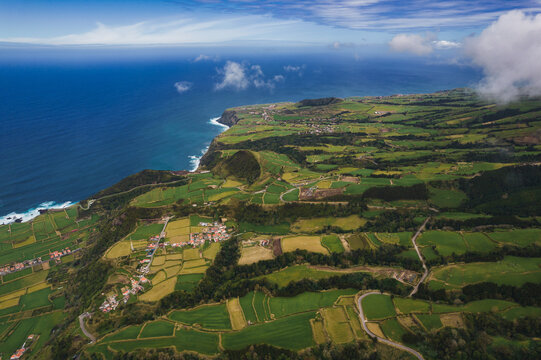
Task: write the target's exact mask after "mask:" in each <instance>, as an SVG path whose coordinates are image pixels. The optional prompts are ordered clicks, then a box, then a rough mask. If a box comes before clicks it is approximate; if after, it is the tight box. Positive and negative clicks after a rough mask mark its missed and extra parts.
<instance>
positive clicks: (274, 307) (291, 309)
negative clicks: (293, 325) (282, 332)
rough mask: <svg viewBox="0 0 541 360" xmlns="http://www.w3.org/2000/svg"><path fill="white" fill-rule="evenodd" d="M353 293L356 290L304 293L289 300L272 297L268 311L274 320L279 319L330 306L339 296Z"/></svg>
mask: <svg viewBox="0 0 541 360" xmlns="http://www.w3.org/2000/svg"><path fill="white" fill-rule="evenodd" d="M355 293H357V290H354V289H350V290H330V291H322V292H305V293H302V294H300V295H297V296H294V297H291V298H286V297H273V298H271V299H270V310H271V312H272V313H273V314H274V316H275V317H276V318H280V317H283V316H287V315H291V314H295V313H300V312H305V311H309V310H317V309H319V308H322V307H326V306H332V304H334V302H335V301H336V300H337V299H338V297H339V296H341V295H353V294H355Z"/></svg>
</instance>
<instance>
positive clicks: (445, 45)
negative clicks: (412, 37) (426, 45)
mask: <svg viewBox="0 0 541 360" xmlns="http://www.w3.org/2000/svg"><path fill="white" fill-rule="evenodd" d="M432 45H433V46H434V48H436V49H441V50H447V49H456V48H459V47H461V46H462V44H461V43H459V42H455V41H448V40H435V41H433V42H432Z"/></svg>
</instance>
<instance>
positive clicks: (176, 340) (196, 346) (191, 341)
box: [98, 329, 219, 355]
mask: <svg viewBox="0 0 541 360" xmlns="http://www.w3.org/2000/svg"><path fill="white" fill-rule="evenodd" d="M99 344H100V343H98V346H99ZM107 344H108V346H109V347H111V349H113V350H116V351H135V350H137V349H160V348H168V347H171V346H174V347H175V349H176V350H177V351H179V352H182V351H196V352H198V353H201V354H206V355H212V354H216V353H218V351H219V350H218V334H216V333H206V332H201V331H195V330H189V329H179V330H176V331H175V336H172V337H161V338H152V339H139V340H131V341H130V340H128V341H118V342H109V343H107Z"/></svg>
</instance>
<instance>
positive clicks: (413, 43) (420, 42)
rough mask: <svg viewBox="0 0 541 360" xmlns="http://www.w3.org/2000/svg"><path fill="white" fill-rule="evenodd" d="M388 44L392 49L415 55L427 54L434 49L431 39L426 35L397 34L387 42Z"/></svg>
mask: <svg viewBox="0 0 541 360" xmlns="http://www.w3.org/2000/svg"><path fill="white" fill-rule="evenodd" d="M389 46H390V47H391V50H393V51H397V52H409V53H412V54H415V55H428V54H430V53H431V52H432V51H433V50H434V49H433V47H432V40H431V39H429V37H428V36H426V37H423V36H421V35H417V34H398V35H396V36H395V37H394V38H393V39H392V40H391V41H390V42H389Z"/></svg>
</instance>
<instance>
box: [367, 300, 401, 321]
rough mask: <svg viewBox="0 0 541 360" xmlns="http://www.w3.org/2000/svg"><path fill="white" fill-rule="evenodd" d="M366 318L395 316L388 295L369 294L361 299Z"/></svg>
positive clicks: (375, 318) (376, 318) (374, 318)
mask: <svg viewBox="0 0 541 360" xmlns="http://www.w3.org/2000/svg"><path fill="white" fill-rule="evenodd" d="M362 306H363V310H364V314H365V316H366V319H367V320H380V319H385V318H388V317H392V316H396V311H395V308H394V305H393V302H392V300H391V297H390V296H389V295H383V294H371V295H368V296H367V297H365V298H364V299H363V300H362Z"/></svg>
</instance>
